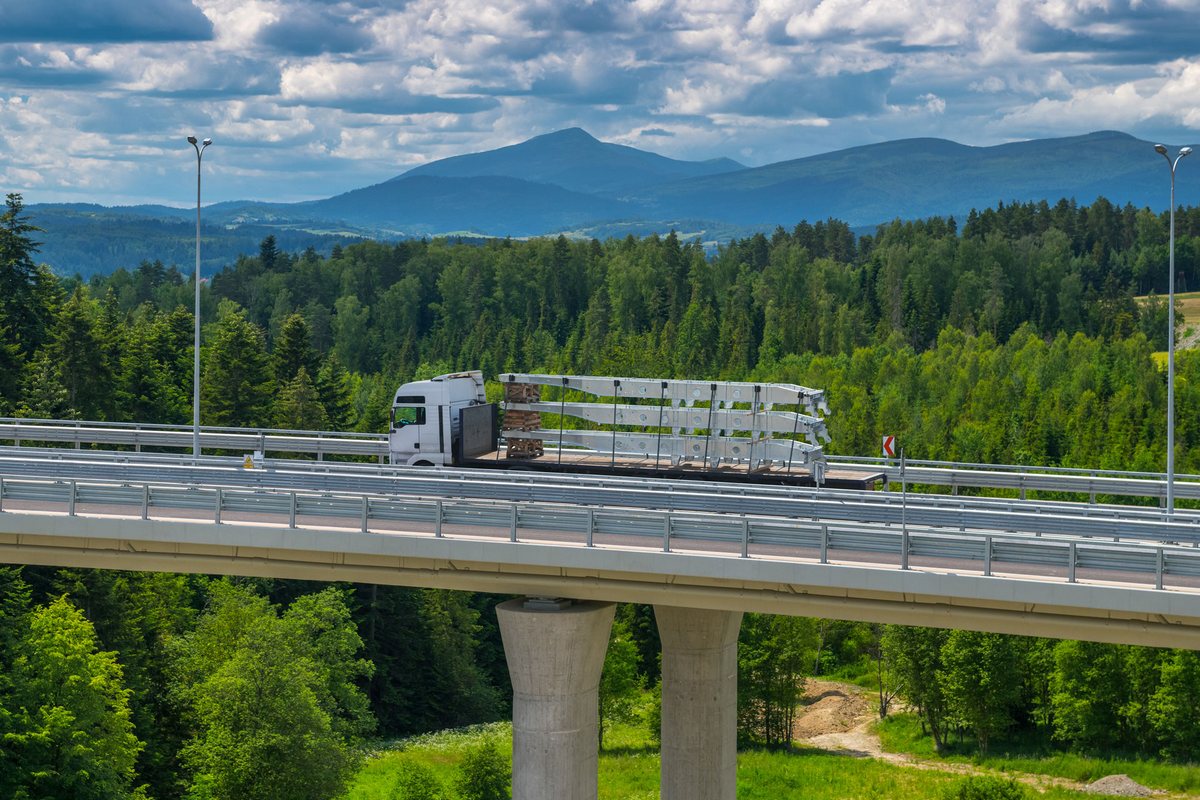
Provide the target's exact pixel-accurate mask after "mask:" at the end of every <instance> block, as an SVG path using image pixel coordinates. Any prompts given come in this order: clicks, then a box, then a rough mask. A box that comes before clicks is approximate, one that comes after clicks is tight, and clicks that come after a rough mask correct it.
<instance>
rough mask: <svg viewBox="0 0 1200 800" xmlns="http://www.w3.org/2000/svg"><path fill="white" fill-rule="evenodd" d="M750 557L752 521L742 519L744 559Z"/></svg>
mask: <svg viewBox="0 0 1200 800" xmlns="http://www.w3.org/2000/svg"><path fill="white" fill-rule="evenodd" d="M749 557H750V520H748V519H746V518H745V517H742V558H749Z"/></svg>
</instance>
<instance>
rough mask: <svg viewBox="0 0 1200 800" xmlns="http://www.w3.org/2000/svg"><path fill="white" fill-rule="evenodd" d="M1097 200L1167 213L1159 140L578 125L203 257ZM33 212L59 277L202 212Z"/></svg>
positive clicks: (697, 231) (222, 243) (297, 217)
mask: <svg viewBox="0 0 1200 800" xmlns="http://www.w3.org/2000/svg"><path fill="white" fill-rule="evenodd" d="M1189 166H1190V165H1189ZM1198 166H1200V165H1198ZM1098 196H1103V197H1106V198H1108V199H1109V200H1110V201H1112V202H1114V203H1116V204H1118V205H1124V204H1126V203H1132V204H1134V205H1135V206H1138V207H1141V206H1149V207H1151V208H1154V209H1159V210H1161V209H1164V208H1165V207H1166V205H1167V202H1168V196H1169V179H1168V175H1167V171H1166V169H1165V165H1164V164H1163V163H1162V158H1161V156H1159V155H1158V154H1157V153H1155V152H1154V150H1153V143H1151V142H1146V141H1142V140H1139V139H1137V138H1135V137H1133V136H1130V135H1128V134H1125V133H1120V132H1116V131H1100V132H1097V133H1090V134H1087V135H1084V136H1073V137H1066V138H1059V139H1036V140H1031V141H1026V142H1013V143H1010V144H1002V145H996V146H993V147H971V146H967V145H962V144H958V143H955V142H951V141H947V140H945V139H904V140H899V141H891V142H882V143H879V144H872V145H865V146H861V147H853V148H849V149H845V150H838V151H836V152H832V153H824V154H821V155H816V156H810V157H807V158H799V159H794V160H790V161H781V162H778V163H775V164H768V165H766V166H761V167H744V166H742V165H741V164H738V163H737V162H735V161H732V160H730V159H715V160H712V161H681V160H677V159H672V158H666V157H665V156H661V155H658V154H656V153H651V152H647V151H644V150H638V149H636V148H633V147H626V146H623V145H616V144H610V143H606V142H601V141H599V140H597V139H595V138H594V137H592V136H591V135H589V134H588V133H587V132H585V131H583V130H581V129H579V128H569V129H567V130H562V131H557V132H555V133H549V134H545V135H543V136H537V137H534V138H532V139H529V140H528V141H525V142H521V143H519V144H515V145H511V146H509V147H501V148H499V149H497V150H489V151H487V152H482V153H469V154H465V155H461V156H454V157H452V158H446V159H442V160H440V161H434V162H431V163H429V164H425V165H422V166H420V167H416V168H415V169H411V170H409V171H408V172H405V173H403V174H401V175H397V176H396V177H394V178H391V179H388V180H385V181H384V182H382V183H378V184H375V185H373V186H367V187H364V188H362V189H356V190H354V191H350V192H346V193H344V194H340V195H337V196H336V197H330V198H327V199H324V200H316V201H310V202H305V203H261V202H251V201H236V202H226V203H218V204H215V205H212V206H207V207H205V209H204V214H203V220H204V223H205V226H206V228H205V242H206V244H205V246H204V248H203V252H204V260H205V262H206V265H208V264H211V265H213V266H219V265H221V264H224V263H228V262H229V261H231V260H233V259H234V258H236V256H237V255H238V254H239V253H254V252H256V251H257V247H258V242H259V241H261V240H262V238H263V237H265V236H266V235H267V234H268V233H274V234H275V235H276V237H277V239H278V240H279V246H280V247H281V248H283V249H284V250H288V251H294V250H298V249H304V248H305V247H310V246H311V247H315V248H316V249H318V250H321V251H327V250H328V249H329V248H330V247H332V246H333V244H334V243H339V242H344V241H353V240H354V239H355V238H356V237H364V236H369V237H375V238H384V239H387V238H392V239H395V238H404V237H421V236H436V235H442V234H451V235H452V234H471V235H478V236H498V237H503V236H535V235H541V234H556V233H560V232H565V233H567V234H569V235H575V236H597V237H605V236H610V235H625V234H627V233H633V234H635V235H646V234H649V233H653V232H661V233H666V232H667V231H669V230H677V231H680V232H681V233H682V234H684V235H686V236H689V237H697V238H700V239H701V240H703V241H707V242H711V241H724V240H728V238H730V237H733V236H746V235H748V234H750V233H752V232H753V231H756V230H767V231H769V230H770V229H772V228H774V227H775V226H776V225H783V226H785V227H790V226H793V225H795V224H796V223H797V222H799V221H801V220H804V219H807V220H810V221H815V220H821V219H826V218H829V217H834V218H837V219H841V220H844V221H846V222H848V223H849V224H850V225H851V226H853V227H855V228H858V229H864V228H865V229H868V230H869V229H871V228H873V226H875V225H877V224H880V223H883V222H887V221H890V220H892V219H896V218H902V219H914V218H923V217H928V216H933V215H941V216H948V215H956V216H959V217H961V216H963V215H965V214H966V213H967V212H969V211H970V210H971V209H972V208H979V209H982V208H988V207H992V206H995V205H996V204H997V203H1001V202H1004V203H1008V202H1012V201H1019V202H1026V201H1039V200H1046V201H1048V202H1050V203H1054V202H1057V201H1058V200H1059V199H1060V198H1063V197H1066V198H1074V199H1076V200H1077V201H1079V202H1080V203H1091V202H1092V201H1094V200H1095V199H1096V198H1097V197H1098ZM27 199H28V198H27ZM1176 200H1177V201H1178V202H1179V203H1180V204H1185V205H1200V180H1190V181H1189V180H1182V181H1180V182H1179V184H1178V186H1177V195H1176ZM28 209H29V211H30V214H31V216H32V217H33V220H34V222H35V224H38V225H40V226H41V227H43V228H45V229H46V233H45V234H43V235H41V239H42V240H43V241H44V242H45V244H44V247H43V250H42V257H43V258H44V260H45V261H46V262H47V263H49V264H51V265H52V266H53V267H55V268H57V269H58V270H59V271H61V272H65V273H68V274H69V273H72V272H75V271H79V272H81V273H83V274H89V273H91V272H95V271H101V272H107V271H111V270H113V269H115V268H117V267H119V266H136V265H137V263H139V262H140V261H141V260H142V259H146V260H154V259H161V260H162V261H164V262H165V263H181V264H185V263H188V262H189V261H190V258H191V254H192V248H193V246H194V245H193V236H194V229H193V228H192V225H191V222H192V220H194V216H193V215H194V210H193V209H177V208H169V207H166V206H131V207H124V208H113V209H106V208H103V207H101V206H92V205H86V204H72V205H31V206H29V207H28ZM205 269H206V271H207V270H208V269H209V267H208V266H206V267H205Z"/></svg>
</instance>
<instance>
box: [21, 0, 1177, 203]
mask: <svg viewBox="0 0 1200 800" xmlns="http://www.w3.org/2000/svg"><path fill="white" fill-rule="evenodd" d="M571 126H580V127H583V128H585V129H587V130H588V131H590V132H591V133H592V134H593V135H595V136H597V137H598V138H601V139H604V140H606V141H611V142H617V143H621V144H627V145H631V146H634V147H639V148H643V149H647V150H653V151H655V152H659V153H662V154H664V155H669V156H673V157H676V158H687V159H705V158H714V157H718V156H728V157H731V158H735V159H737V160H739V161H741V162H743V163H745V164H749V165H759V164H766V163H770V162H773V161H781V160H785V159H789V158H798V157H802V156H806V155H813V154H816V153H822V152H827V151H830V150H836V149H839V148H842V147H848V146H853V145H859V144H867V143H871V142H878V141H886V140H889V139H897V138H906V137H917V136H936V137H942V138H947V139H953V140H955V141H959V142H962V143H965V144H971V145H989V144H998V143H1001V142H1006V141H1012V140H1018V139H1030V138H1040V137H1046V136H1069V135H1075V134H1080V133H1087V132H1089V131H1093V130H1101V129H1117V130H1123V131H1126V132H1129V133H1133V134H1135V135H1137V136H1140V137H1142V138H1145V139H1153V140H1161V141H1165V142H1166V143H1168V144H1177V145H1181V144H1194V143H1197V142H1198V141H1200V0H998V1H997V2H983V1H982V0H928V1H927V2H916V1H915V0H757V1H754V0H594V1H589V0H513V1H512V2H505V1H504V0H441V1H440V2H433V1H432V0H105V2H103V3H101V2H99V0H40V2H36V1H35V0H0V191H5V192H7V191H20V192H22V193H24V195H25V200H26V202H29V203H38V202H59V201H79V202H96V203H102V204H105V205H115V204H129V203H140V202H161V203H166V204H169V205H176V206H187V205H189V204H191V203H194V198H195V194H194V192H195V184H194V176H195V166H196V165H195V156H194V153H193V151H192V149H191V147H190V146H189V145H188V144H187V143H186V141H185V137H186V136H187V135H188V134H189V133H193V132H194V133H195V134H196V135H198V136H200V137H204V136H211V137H212V138H213V139H214V140H215V142H216V143H215V144H214V146H213V147H212V148H210V149H209V151H208V152H207V154H206V155H205V164H204V171H205V180H204V201H205V203H206V204H207V203H209V202H216V201H221V200H235V199H255V200H277V201H294V200H305V199H313V198H319V197H327V196H329V195H332V194H336V193H338V192H341V191H346V190H348V189H353V188H358V187H360V186H365V185H369V184H372V183H378V182H380V181H382V180H385V179H387V178H390V177H392V176H394V175H396V174H398V173H400V172H403V171H404V170H406V169H408V168H410V167H412V166H415V165H417V164H421V163H424V162H426V161H430V160H434V159H437V158H443V157H445V156H450V155H456V154H459V153H465V152H473V151H478V150H485V149H490V148H493V147H499V146H503V145H506V144H513V143H515V142H518V141H522V140H524V139H527V138H529V137H530V136H534V135H537V134H540V133H547V132H549V131H553V130H557V129H560V128H565V127H571ZM1081 157H1084V156H1083V155H1082V154H1081ZM1191 166H1192V165H1191V164H1190V163H1186V162H1185V164H1184V165H1183V166H1181V168H1180V179H1181V180H1183V179H1186V177H1185V173H1184V170H1186V169H1187V168H1188V167H1191ZM1195 169H1196V174H1197V178H1196V179H1197V180H1200V164H1196V165H1195Z"/></svg>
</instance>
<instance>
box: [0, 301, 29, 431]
mask: <svg viewBox="0 0 1200 800" xmlns="http://www.w3.org/2000/svg"><path fill="white" fill-rule="evenodd" d="M22 362H23V359H22V357H21V348H20V346H19V345H18V344H17V342H16V340H15V339H14V338H13V336H12V331H11V329H10V328H9V326H8V325H7V323H6V320H5V317H4V311H3V309H0V414H8V413H10V412H9V409H11V408H12V407H13V406H15V405H16V404H17V400H18V398H19V397H20V393H21V371H22V367H23V363H22Z"/></svg>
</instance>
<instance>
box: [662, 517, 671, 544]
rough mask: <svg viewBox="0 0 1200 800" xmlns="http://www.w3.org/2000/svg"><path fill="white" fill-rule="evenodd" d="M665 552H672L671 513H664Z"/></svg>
mask: <svg viewBox="0 0 1200 800" xmlns="http://www.w3.org/2000/svg"><path fill="white" fill-rule="evenodd" d="M663 552H664V553H669V552H671V515H670V514H669V513H668V514H663Z"/></svg>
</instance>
